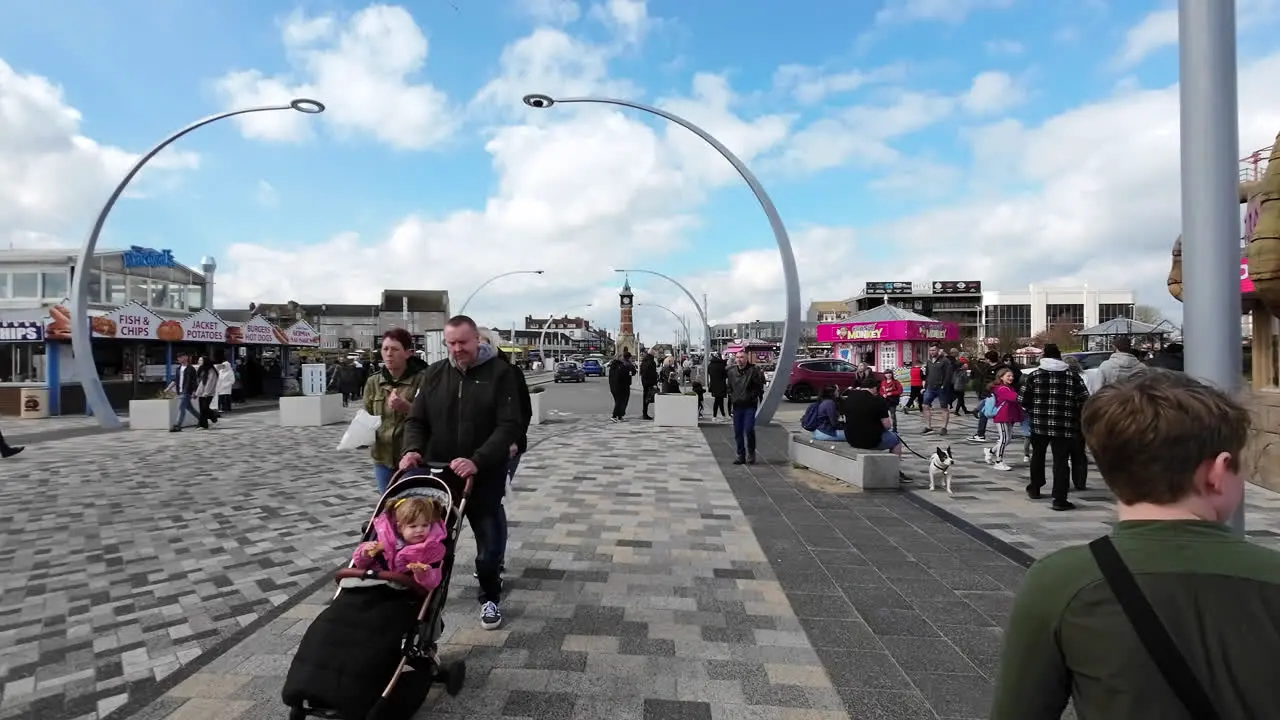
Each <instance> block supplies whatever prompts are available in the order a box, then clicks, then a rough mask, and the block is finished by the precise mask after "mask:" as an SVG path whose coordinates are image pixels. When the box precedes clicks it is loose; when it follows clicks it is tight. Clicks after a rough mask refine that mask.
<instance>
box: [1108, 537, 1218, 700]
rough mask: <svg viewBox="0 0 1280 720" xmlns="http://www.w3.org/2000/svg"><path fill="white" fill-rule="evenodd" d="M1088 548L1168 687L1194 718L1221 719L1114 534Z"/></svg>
mask: <svg viewBox="0 0 1280 720" xmlns="http://www.w3.org/2000/svg"><path fill="white" fill-rule="evenodd" d="M1089 551H1090V552H1091V553H1093V559H1094V560H1095V561H1096V562H1097V563H1098V568H1099V569H1101V570H1102V577H1103V578H1104V579H1106V581H1107V585H1108V586H1109V587H1110V588H1111V592H1112V593H1114V594H1115V596H1116V600H1118V601H1119V602H1120V609H1122V610H1124V614H1125V617H1127V618H1129V623H1130V624H1131V625H1133V629H1134V631H1135V632H1136V633H1137V634H1138V640H1139V641H1141V642H1142V647H1143V648H1145V649H1146V651H1147V655H1148V656H1150V658H1151V661H1152V662H1154V663H1155V664H1156V667H1157V668H1159V670H1160V674H1161V675H1162V676H1164V680H1165V682H1167V683H1168V684H1169V689H1171V690H1173V694H1174V695H1176V696H1177V697H1178V700H1179V701H1181V702H1182V705H1183V706H1184V707H1185V708H1186V709H1187V712H1189V713H1191V717H1192V720H1219V718H1220V717H1221V716H1220V715H1218V711H1217V710H1215V709H1214V707H1213V701H1212V700H1210V699H1209V694H1208V693H1207V692H1205V689H1204V685H1202V684H1200V680H1199V679H1198V678H1197V677H1196V674H1195V671H1194V670H1192V669H1191V665H1190V664H1188V663H1187V658H1186V656H1185V655H1183V654H1182V651H1181V650H1179V649H1178V645H1177V644H1176V643H1175V642H1174V641H1173V637H1171V636H1170V635H1169V631H1168V630H1167V629H1166V628H1165V626H1164V623H1162V622H1160V616H1159V615H1157V614H1156V611H1155V608H1153V607H1151V602H1150V601H1148V600H1147V596H1146V595H1144V594H1143V593H1142V588H1140V587H1138V581H1137V580H1136V579H1134V577H1133V573H1132V572H1130V571H1129V568H1128V566H1127V565H1125V564H1124V560H1123V559H1122V558H1121V557H1120V553H1118V552H1116V546H1115V545H1113V544H1112V542H1111V538H1109V537H1106V536H1103V537H1100V538H1098V539H1097V540H1094V541H1093V542H1091V543H1089Z"/></svg>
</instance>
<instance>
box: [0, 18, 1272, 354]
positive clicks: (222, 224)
mask: <svg viewBox="0 0 1280 720" xmlns="http://www.w3.org/2000/svg"><path fill="white" fill-rule="evenodd" d="M784 7H786V5H785V4H784V3H778V2H776V0H699V1H698V2H688V1H687V0H685V1H680V0H648V2H646V0H582V1H576V0H415V1H414V2H412V3H406V4H404V5H393V4H385V5H384V4H365V3H362V2H345V1H343V0H317V1H315V2H310V1H308V2H300V3H297V4H292V5H291V4H288V3H286V2H271V3H265V2H261V1H260V0H220V1H219V2H216V3H193V2H185V3H174V2H171V1H169V0H115V2H112V3H102V2H97V1H94V0H44V1H43V2H41V3H3V4H0V242H4V241H7V246H9V247H22V248H33V247H34V248H48V247H63V246H74V245H78V244H79V243H80V242H82V239H83V238H84V236H85V235H86V234H87V232H88V230H89V227H90V223H91V221H92V218H93V215H94V214H95V213H96V212H97V210H98V208H99V206H100V205H101V203H102V202H103V201H104V200H105V199H106V197H107V195H108V194H109V193H110V191H111V189H112V188H113V187H114V185H115V184H116V183H117V182H118V181H119V180H120V178H122V177H123V174H124V173H125V172H126V171H127V169H128V168H129V166H130V165H131V164H132V163H133V162H134V161H135V160H136V158H137V157H138V156H139V155H140V154H141V153H145V152H146V151H147V150H148V149H149V148H150V147H151V146H153V145H154V144H155V143H157V142H158V141H159V140H161V139H162V138H164V137H166V136H167V135H168V134H169V133H171V132H173V131H174V130H176V129H178V128H181V127H183V126H184V125H186V124H188V123H190V122H193V121H195V120H196V119H198V118H201V117H203V116H205V115H208V114H211V113H215V112H219V111H224V110H232V109H241V108H248V107H257V106H263V105H279V104H287V103H288V102H289V100H291V99H293V98H298V97H306V98H314V99H317V100H320V101H322V102H324V103H325V104H326V105H327V111H326V112H325V113H323V114H320V115H304V114H301V113H296V112H293V111H287V110H286V111H268V112H260V113H253V114H250V115H246V116H242V117H240V118H238V119H230V120H223V121H220V122H217V123H214V124H212V125H210V126H207V127H204V128H201V129H199V130H196V131H195V132H193V133H192V134H190V135H188V136H186V137H185V138H183V139H182V140H180V141H178V143H176V144H175V145H173V146H171V147H170V148H169V149H167V150H165V151H164V152H162V153H161V154H160V155H158V156H157V157H156V158H154V159H153V160H152V161H151V162H150V163H149V164H148V165H147V167H146V168H145V169H144V170H143V171H142V172H141V173H140V174H139V176H138V177H137V178H136V179H135V181H134V182H133V184H132V185H131V186H130V188H129V191H128V193H127V195H126V197H125V199H124V200H122V202H121V203H120V204H119V205H118V206H117V208H116V209H115V211H114V212H113V213H112V215H111V218H110V220H109V222H108V226H107V229H106V231H105V233H104V236H103V239H102V244H103V246H109V247H127V246H130V245H141V246H144V247H153V248H168V249H172V250H173V252H174V254H175V255H176V256H177V258H178V259H179V260H180V261H181V262H184V263H186V264H188V265H191V266H198V263H199V261H200V259H201V257H203V256H212V257H214V258H216V259H217V262H218V266H219V270H218V273H217V283H216V291H215V292H216V297H217V300H216V302H215V304H216V305H217V306H218V307H223V308H225V307H236V308H243V307H247V306H248V303H250V302H285V301H288V300H295V301H298V302H302V303H321V302H328V303H343V302H349V303H370V302H376V301H377V299H378V297H379V293H380V291H381V290H382V289H383V288H398V289H444V290H448V291H449V293H450V295H451V298H452V300H453V304H454V309H455V310H456V309H457V308H458V307H459V306H461V304H462V302H463V300H464V299H465V298H466V297H467V296H468V295H470V294H471V293H472V292H473V291H475V290H476V289H477V288H478V287H479V286H481V285H482V284H483V283H484V282H485V281H486V280H488V279H489V278H492V277H493V276H495V275H498V274H501V273H507V272H514V271H525V270H544V271H545V272H544V273H543V274H541V275H534V274H517V275H512V276H509V277H505V278H503V279H501V280H498V281H496V282H493V283H491V284H489V285H488V286H486V287H484V288H483V289H481V290H480V292H479V293H478V294H477V295H476V296H475V299H474V300H473V301H472V302H471V305H470V306H469V307H468V308H467V312H468V314H470V315H473V316H475V317H476V319H477V320H478V321H479V322H481V323H482V324H488V325H495V326H498V327H509V326H511V325H512V324H513V323H522V322H523V318H524V316H525V315H534V316H546V315H548V314H552V313H554V314H556V315H563V314H569V315H581V316H584V317H587V318H589V319H591V320H592V321H593V322H595V323H596V324H598V325H602V326H604V327H607V328H611V329H613V330H616V329H617V325H618V311H617V307H618V290H619V287H620V286H621V285H622V281H623V277H622V275H621V274H619V273H617V272H615V270H617V269H619V268H635V269H644V270H651V271H655V272H659V273H663V274H666V275H670V276H672V277H674V278H676V279H677V280H678V281H680V282H681V283H682V284H683V285H684V286H685V287H687V288H688V289H689V290H690V291H691V292H692V293H693V294H694V295H695V296H697V297H698V298H699V299H701V297H702V295H703V294H704V293H705V294H706V296H707V310H708V316H709V317H708V319H709V320H710V321H711V322H713V323H716V322H738V321H751V320H780V319H781V318H782V316H783V312H784V281H783V273H782V262H781V259H780V256H779V253H778V248H777V244H776V243H775V241H774V238H773V234H772V232H771V230H770V227H769V224H768V222H767V220H766V218H765V216H764V214H763V212H762V211H761V208H760V205H759V204H758V203H757V202H756V201H755V198H754V196H753V195H752V194H751V192H750V190H749V189H748V187H747V186H746V184H745V183H743V182H742V180H741V179H740V178H739V177H737V175H736V173H735V171H734V170H733V168H732V166H731V165H730V164H729V163H727V162H726V161H725V160H724V159H723V158H722V157H720V156H719V155H718V154H717V153H716V152H715V151H714V150H713V149H712V148H711V147H710V146H708V145H707V144H705V143H704V142H702V141H701V140H700V139H698V138H697V137H696V136H694V135H693V134H691V133H689V132H688V131H686V130H685V129H683V128H681V127H678V126H676V125H674V124H672V123H670V122H667V121H665V120H662V119H659V118H656V117H652V116H649V115H646V114H645V113H642V112H640V111H636V110H630V109H625V108H618V107H612V106H605V105H600V104H560V105H556V106H554V107H552V108H549V109H542V110H538V109H532V108H529V107H527V106H525V105H524V104H523V103H522V102H521V98H522V96H524V95H526V94H529V93H545V94H547V95H551V96H556V97H572V96H596V97H599V96H604V97H615V98H623V99H628V100H633V101H637V102H641V103H645V104H649V105H655V106H657V107H659V108H662V109H664V110H666V111H668V112H671V113H675V114H677V115H681V116H683V117H685V118H687V119H688V120H691V121H693V122H694V123H697V124H698V125H701V126H702V127H704V128H705V129H706V130H707V131H709V132H710V133H712V134H713V135H714V136H716V137H717V138H719V139H720V141H721V142H722V143H723V144H724V145H725V146H727V147H728V148H729V149H730V150H732V151H733V152H734V153H736V154H737V155H738V156H739V157H740V158H741V159H742V160H743V161H744V162H746V163H747V164H748V165H749V166H750V167H751V168H752V170H753V172H754V173H755V174H756V176H757V177H758V178H759V180H760V182H761V183H762V184H763V186H764V187H765V188H766V189H767V190H768V192H769V193H770V195H771V197H772V199H773V201H774V203H775V204H776V206H777V208H778V211H779V213H780V214H781V217H782V218H783V220H784V222H785V223H786V227H787V230H788V233H789V235H790V238H791V241H792V243H793V245H794V249H795V257H796V261H797V265H798V269H799V275H800V281H801V299H802V302H803V303H806V304H807V303H808V302H809V301H811V300H831V299H841V298H845V297H849V296H852V295H855V294H857V293H858V292H859V291H860V289H861V288H862V285H863V284H864V283H865V282H868V281H886V280H887V281H899V280H911V281H916V282H923V281H931V280H978V281H981V282H982V283H983V284H984V287H985V288H986V289H989V290H1017V289H1022V288H1025V287H1026V286H1027V285H1028V284H1032V283H1035V284H1047V285H1058V284H1073V285H1079V284H1082V283H1088V285H1089V287H1091V288H1099V289H1132V290H1134V291H1135V292H1136V293H1137V299H1138V302H1139V303H1142V304H1149V305H1154V306H1156V307H1158V308H1160V309H1161V310H1163V311H1164V312H1166V313H1167V314H1168V315H1169V316H1170V317H1171V318H1173V319H1175V320H1176V319H1177V317H1178V316H1179V311H1178V306H1177V303H1176V302H1175V301H1173V300H1172V299H1171V298H1170V297H1169V295H1168V293H1167V292H1166V290H1165V280H1166V276H1167V273H1168V270H1169V255H1170V252H1169V251H1170V247H1171V245H1172V242H1173V240H1174V238H1175V237H1176V236H1177V234H1178V231H1179V224H1180V218H1179V216H1180V204H1179V203H1180V199H1179V151H1178V144H1179V139H1178V88H1177V47H1176V43H1177V24H1176V20H1177V13H1176V7H1175V3H1173V2H1172V0H1156V1H1155V2H1147V1H1146V0H1123V1H1122V0H1110V1H1108V0H1035V1H1034V2H1033V1H1032V0H809V1H808V2H805V3H798V4H796V5H794V6H791V7H792V9H790V10H784V9H783V8H784ZM801 7H803V8H805V9H803V10H800V9H799V8H801ZM1237 13H1238V24H1239V37H1238V43H1239V53H1238V56H1239V88H1240V114H1239V117H1240V146H1241V154H1242V155H1244V154H1246V153H1248V152H1251V151H1252V150H1254V149H1257V148H1262V147H1264V146H1268V145H1270V144H1272V142H1273V140H1274V138H1275V137H1276V133H1277V131H1280V83H1277V82H1275V78H1277V77H1280V47H1278V46H1277V45H1276V44H1275V43H1274V41H1273V40H1272V41H1270V42H1268V35H1271V36H1274V32H1275V29H1276V27H1275V26H1276V25H1277V24H1280V0H1238V4H1237ZM1224 242H1236V239H1233V238H1224ZM630 281H631V285H632V286H633V288H634V289H635V293H636V302H637V303H638V304H640V305H641V307H638V308H637V309H636V325H637V329H638V330H639V331H640V333H641V334H642V336H643V337H660V336H669V335H671V334H672V333H673V332H674V331H675V328H676V321H675V320H674V319H673V318H672V316H671V315H670V314H669V313H667V312H665V311H664V310H662V309H661V308H658V307H645V306H646V305H660V306H665V307H667V308H670V309H672V310H673V311H675V312H676V313H677V314H683V315H687V316H688V317H689V319H690V321H691V323H690V324H692V321H693V320H694V318H696V311H695V310H694V306H693V305H692V304H691V302H690V301H689V300H688V299H687V298H686V297H685V296H684V294H683V293H682V292H681V291H680V290H679V289H678V288H677V287H676V286H675V285H673V284H672V283H670V282H668V281H666V280H664V279H661V278H659V277H656V276H652V275H646V274H643V273H634V274H632V275H630Z"/></svg>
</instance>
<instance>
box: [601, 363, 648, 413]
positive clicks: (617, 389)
mask: <svg viewBox="0 0 1280 720" xmlns="http://www.w3.org/2000/svg"><path fill="white" fill-rule="evenodd" d="M635 374H636V365H635V363H633V362H631V351H630V350H628V349H626V348H623V349H622V355H620V356H618V357H615V358H614V359H613V362H611V363H609V392H610V394H612V395H613V414H612V415H611V416H610V418H609V419H610V420H612V421H613V422H616V423H618V422H622V419H623V418H624V417H626V414H627V404H628V403H630V402H631V378H633V377H635ZM641 399H642V400H643V398H641Z"/></svg>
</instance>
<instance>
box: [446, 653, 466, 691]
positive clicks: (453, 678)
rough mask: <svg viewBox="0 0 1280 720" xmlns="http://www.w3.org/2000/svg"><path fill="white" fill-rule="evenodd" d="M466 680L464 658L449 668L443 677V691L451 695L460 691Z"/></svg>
mask: <svg viewBox="0 0 1280 720" xmlns="http://www.w3.org/2000/svg"><path fill="white" fill-rule="evenodd" d="M466 681H467V663H466V661H465V660H459V661H458V662H456V663H454V664H453V667H451V668H449V673H448V674H447V675H446V676H445V679H444V691H445V692H447V693H449V695H450V696H451V697H452V696H454V695H457V694H458V693H460V692H462V684H463V683H465V682H466Z"/></svg>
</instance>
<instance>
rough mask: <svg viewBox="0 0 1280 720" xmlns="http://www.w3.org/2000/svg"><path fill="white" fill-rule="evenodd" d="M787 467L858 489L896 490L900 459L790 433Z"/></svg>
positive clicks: (804, 434)
mask: <svg viewBox="0 0 1280 720" xmlns="http://www.w3.org/2000/svg"><path fill="white" fill-rule="evenodd" d="M787 445H788V447H789V448H790V452H789V455H790V456H791V464H793V465H796V466H799V467H803V468H808V469H809V470H812V471H814V472H816V473H821V474H823V475H826V476H828V477H833V478H835V479H836V480H840V481H841V482H844V483H847V484H849V485H852V486H853V487H856V488H858V489H860V490H897V489H898V488H899V483H898V471H899V469H900V467H899V466H900V463H901V460H900V459H899V458H898V456H897V455H894V454H893V453H887V452H881V451H878V450H857V449H855V448H851V447H849V446H848V445H846V444H845V443H843V442H830V441H826V440H814V439H813V437H811V436H810V435H809V433H807V432H805V433H801V432H793V433H791V441H790V442H788V443H787Z"/></svg>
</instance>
